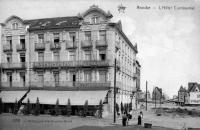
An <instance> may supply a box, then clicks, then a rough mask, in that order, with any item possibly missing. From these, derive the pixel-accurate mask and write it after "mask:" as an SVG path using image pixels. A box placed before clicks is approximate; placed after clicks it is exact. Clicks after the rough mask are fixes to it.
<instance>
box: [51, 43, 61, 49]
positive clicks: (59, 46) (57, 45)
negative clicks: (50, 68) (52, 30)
mask: <svg viewBox="0 0 200 130" xmlns="http://www.w3.org/2000/svg"><path fill="white" fill-rule="evenodd" d="M50 49H51V50H60V49H61V45H60V43H59V42H55V43H51V44H50Z"/></svg>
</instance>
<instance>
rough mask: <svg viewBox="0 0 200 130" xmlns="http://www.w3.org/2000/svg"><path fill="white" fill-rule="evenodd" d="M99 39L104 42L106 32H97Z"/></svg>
mask: <svg viewBox="0 0 200 130" xmlns="http://www.w3.org/2000/svg"><path fill="white" fill-rule="evenodd" d="M99 39H100V40H104V41H105V40H106V30H100V31H99Z"/></svg>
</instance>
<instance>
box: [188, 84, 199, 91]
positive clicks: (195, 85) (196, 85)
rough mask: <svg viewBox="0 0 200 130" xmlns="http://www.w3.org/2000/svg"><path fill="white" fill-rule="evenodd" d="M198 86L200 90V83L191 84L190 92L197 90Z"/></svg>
mask: <svg viewBox="0 0 200 130" xmlns="http://www.w3.org/2000/svg"><path fill="white" fill-rule="evenodd" d="M196 88H198V89H199V90H200V84H197V83H195V84H193V86H190V88H188V91H189V92H195V90H196Z"/></svg>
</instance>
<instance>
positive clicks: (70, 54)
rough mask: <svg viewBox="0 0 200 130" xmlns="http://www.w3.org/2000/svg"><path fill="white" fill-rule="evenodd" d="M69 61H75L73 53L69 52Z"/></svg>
mask: <svg viewBox="0 0 200 130" xmlns="http://www.w3.org/2000/svg"><path fill="white" fill-rule="evenodd" d="M69 60H70V61H75V60H76V55H75V52H74V51H71V52H69Z"/></svg>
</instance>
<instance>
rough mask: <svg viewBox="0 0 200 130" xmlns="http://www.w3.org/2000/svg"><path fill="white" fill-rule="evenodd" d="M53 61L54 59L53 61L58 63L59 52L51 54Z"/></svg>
mask: <svg viewBox="0 0 200 130" xmlns="http://www.w3.org/2000/svg"><path fill="white" fill-rule="evenodd" d="M53 59H54V61H59V59H60V54H59V52H53Z"/></svg>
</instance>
